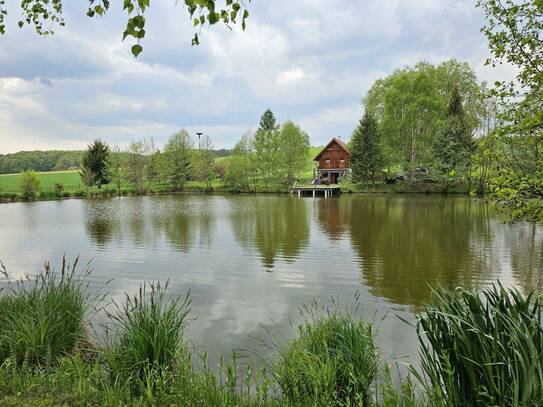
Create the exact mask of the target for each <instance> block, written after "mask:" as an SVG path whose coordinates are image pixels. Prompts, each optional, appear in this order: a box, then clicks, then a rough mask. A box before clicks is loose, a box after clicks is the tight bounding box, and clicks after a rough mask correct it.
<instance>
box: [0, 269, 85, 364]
mask: <svg viewBox="0 0 543 407" xmlns="http://www.w3.org/2000/svg"><path fill="white" fill-rule="evenodd" d="M77 263H78V260H77V259H76V260H75V262H74V263H73V265H72V266H70V264H68V263H67V262H66V259H65V258H64V259H63V260H62V268H61V271H60V274H59V273H57V272H55V271H54V270H53V269H52V268H51V266H50V265H49V263H45V271H44V272H42V273H41V274H39V275H38V276H37V277H35V278H34V279H33V280H23V281H20V282H17V283H10V284H8V287H7V289H6V291H5V292H3V294H2V296H1V297H0V364H1V363H2V362H3V361H5V360H6V359H8V358H12V359H14V360H16V362H17V363H18V364H21V363H23V362H25V363H28V364H29V365H32V366H34V365H42V364H48V363H55V362H56V361H57V360H58V358H60V357H61V356H63V355H67V354H71V353H73V352H74V350H75V349H76V347H78V346H79V345H83V344H84V341H85V339H86V333H87V332H86V328H85V323H84V318H85V314H86V311H87V307H88V305H89V303H90V301H91V299H90V298H89V296H88V295H87V294H86V283H85V281H84V279H80V278H78V277H77V276H76V269H77Z"/></svg>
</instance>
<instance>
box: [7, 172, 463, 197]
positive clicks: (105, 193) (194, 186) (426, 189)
mask: <svg viewBox="0 0 543 407" xmlns="http://www.w3.org/2000/svg"><path fill="white" fill-rule="evenodd" d="M37 176H38V179H39V181H40V191H39V192H38V193H37V195H36V198H35V199H36V200H55V199H67V198H93V197H114V196H118V195H119V191H118V189H117V187H116V186H115V185H113V184H107V185H104V186H103V187H102V188H100V189H98V188H96V187H92V188H89V189H87V188H86V187H85V186H84V185H83V184H82V183H81V179H80V177H79V173H78V172H77V171H54V172H41V173H37ZM20 177H21V175H20V174H0V202H17V201H21V200H25V199H24V198H23V196H22V192H21V188H20ZM311 177H312V173H311V172H310V171H307V173H304V174H303V177H302V178H301V179H300V182H302V183H306V184H309V183H310V181H311ZM57 184H60V185H62V191H58V190H57V189H56V185H57ZM253 187H254V189H253V190H252V191H250V192H253V193H286V192H289V189H288V188H286V187H285V186H284V185H267V186H265V185H264V184H257V185H255V186H253ZM341 190H342V192H345V193H366V194H372V193H377V194H382V193H425V194H433V193H441V186H440V185H439V184H437V183H432V182H414V183H401V184H396V185H386V184H384V183H383V182H378V183H376V184H375V185H366V184H353V183H344V184H341ZM467 190H468V188H467V186H466V185H458V186H456V187H455V188H452V189H451V190H450V191H449V193H451V194H465V193H467ZM172 192H180V191H172V189H171V185H169V184H159V183H149V184H147V185H146V192H145V193H144V195H152V194H168V193H172ZM183 192H188V193H206V192H217V193H239V192H247V191H242V190H238V189H236V188H232V187H230V186H228V185H226V184H224V183H223V182H221V181H220V180H219V179H215V180H213V181H212V183H211V189H209V188H208V186H207V185H206V184H205V183H203V182H199V181H188V182H187V183H186V184H185V186H184V188H183ZM121 195H123V196H126V195H142V194H141V193H138V192H137V191H136V190H135V189H134V186H133V185H132V184H130V183H128V182H126V181H125V182H123V183H122V184H121Z"/></svg>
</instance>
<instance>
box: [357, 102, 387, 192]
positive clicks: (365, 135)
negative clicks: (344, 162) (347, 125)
mask: <svg viewBox="0 0 543 407" xmlns="http://www.w3.org/2000/svg"><path fill="white" fill-rule="evenodd" d="M382 166H383V156H382V154H381V148H380V139H379V128H378V123H377V120H376V119H375V117H374V115H373V114H372V113H371V112H370V111H369V110H366V111H365V113H364V116H363V117H362V119H361V120H360V123H359V124H358V127H357V128H356V129H355V131H354V134H353V141H352V151H351V168H352V171H353V180H354V181H355V182H361V181H369V180H371V183H372V185H373V186H375V174H376V173H377V171H380V170H381V168H382Z"/></svg>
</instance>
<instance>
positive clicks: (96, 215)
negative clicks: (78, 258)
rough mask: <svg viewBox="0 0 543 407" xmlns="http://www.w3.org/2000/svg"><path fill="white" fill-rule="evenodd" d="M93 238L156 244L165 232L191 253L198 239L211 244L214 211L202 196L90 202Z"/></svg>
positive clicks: (105, 241) (175, 246)
mask: <svg viewBox="0 0 543 407" xmlns="http://www.w3.org/2000/svg"><path fill="white" fill-rule="evenodd" d="M85 208H86V228H87V233H88V235H89V237H90V239H91V240H92V241H93V242H95V243H96V244H97V245H98V246H105V245H107V244H109V243H110V242H111V240H112V239H113V238H116V239H118V240H119V241H120V242H125V241H129V242H132V244H133V245H135V246H136V247H144V246H154V245H155V244H156V243H157V241H158V238H159V236H160V235H162V234H163V235H164V236H165V237H166V240H167V241H168V243H169V244H170V245H171V246H172V248H173V249H174V250H179V251H181V252H183V253H189V252H190V251H191V249H192V247H193V245H194V243H195V242H196V241H198V242H199V244H200V245H207V246H210V245H211V240H212V235H213V233H212V229H213V223H214V216H215V215H214V214H213V211H212V207H211V204H210V201H209V200H208V199H201V198H192V197H191V198H184V197H183V198H179V197H159V198H141V197H140V198H128V199H122V200H119V199H110V200H104V201H88V202H87V203H86V207H85Z"/></svg>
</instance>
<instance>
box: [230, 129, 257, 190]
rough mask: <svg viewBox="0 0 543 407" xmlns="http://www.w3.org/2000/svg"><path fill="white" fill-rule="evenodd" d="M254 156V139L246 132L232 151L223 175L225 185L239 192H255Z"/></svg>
mask: <svg viewBox="0 0 543 407" xmlns="http://www.w3.org/2000/svg"><path fill="white" fill-rule="evenodd" d="M254 156H255V152H254V137H253V135H252V134H251V133H250V132H247V133H245V134H244V135H243V136H242V137H241V139H240V140H239V141H238V142H237V143H236V145H235V146H234V149H233V150H232V155H231V156H230V160H229V164H228V168H227V170H226V175H225V182H226V184H227V185H230V186H232V187H234V188H236V189H238V190H240V191H247V192H249V191H251V190H256V182H255V181H256V175H257V167H256V164H255V159H254Z"/></svg>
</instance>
